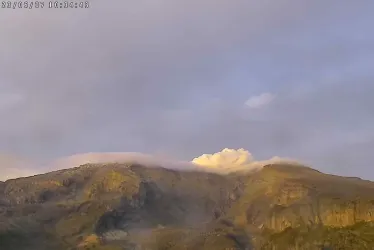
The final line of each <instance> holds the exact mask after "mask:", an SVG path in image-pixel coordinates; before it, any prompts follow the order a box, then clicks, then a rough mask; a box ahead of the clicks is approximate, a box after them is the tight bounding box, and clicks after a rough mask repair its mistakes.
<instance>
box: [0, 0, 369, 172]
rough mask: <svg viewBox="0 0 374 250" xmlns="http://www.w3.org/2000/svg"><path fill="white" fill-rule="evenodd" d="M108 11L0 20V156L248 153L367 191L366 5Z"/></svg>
mask: <svg viewBox="0 0 374 250" xmlns="http://www.w3.org/2000/svg"><path fill="white" fill-rule="evenodd" d="M108 1H109V2H108ZM108 1H105V2H104V1H97V0H92V1H90V3H91V6H90V8H89V9H72V10H68V9H64V10H53V9H43V10H37V9H33V10H25V9H17V10H9V11H7V10H4V11H2V12H1V15H0V23H2V24H7V25H0V37H1V39H0V120H1V123H0V152H10V153H11V154H13V155H16V156H17V158H31V159H33V162H34V161H35V162H37V163H38V164H37V165H38V166H44V164H41V163H40V162H42V163H45V162H49V161H51V160H53V159H56V158H59V157H62V156H65V155H73V154H80V153H84V152H133V151H135V152H144V153H147V154H155V153H158V152H160V153H167V154H170V155H173V156H175V157H176V158H178V159H183V160H187V159H191V158H193V157H194V156H196V155H200V154H201V152H217V151H220V150H221V149H222V148H225V147H228V148H247V149H250V150H251V152H252V153H253V154H254V155H256V157H258V158H260V159H267V158H270V157H271V156H273V155H280V156H283V155H287V156H291V157H294V158H297V159H301V160H302V161H303V162H307V163H308V164H309V165H312V166H314V167H316V168H318V169H320V170H323V171H327V172H333V173H335V174H341V175H359V176H361V177H365V178H371V179H374V174H373V171H372V162H374V154H373V153H372V150H371V148H372V147H369V146H368V145H373V143H374V131H373V127H374V115H373V114H374V85H373V82H374V73H373V72H374V71H373V69H372V68H373V67H372V65H374V35H373V32H372V25H371V24H372V23H374V20H373V19H374V17H373V15H372V13H373V11H372V10H373V8H374V1H344V3H343V2H342V1H338V0H331V1H325V0H313V1H300V0H265V1H255V0H237V1H227V0H179V1H175V0H143V1H123V0H108ZM261 93H273V94H274V93H276V98H273V99H272V101H271V103H270V105H267V106H261V105H262V104H265V103H268V102H269V100H270V99H271V98H269V96H268V97H266V95H265V97H264V96H262V97H261V96H260V97H258V95H259V94H261ZM252 96H257V101H255V102H253V101H249V100H248V99H250V100H251V99H252V98H251V97H252ZM246 100H248V101H249V104H250V106H252V107H260V106H261V107H262V108H249V106H248V105H245V102H246ZM251 103H252V104H251ZM253 103H254V104H253ZM358 155H359V156H360V157H358ZM352 166H354V167H352Z"/></svg>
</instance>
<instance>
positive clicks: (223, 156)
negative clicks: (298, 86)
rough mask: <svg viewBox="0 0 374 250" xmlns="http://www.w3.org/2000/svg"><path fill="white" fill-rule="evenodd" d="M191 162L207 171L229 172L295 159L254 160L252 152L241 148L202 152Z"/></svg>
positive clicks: (256, 169) (257, 168)
mask: <svg viewBox="0 0 374 250" xmlns="http://www.w3.org/2000/svg"><path fill="white" fill-rule="evenodd" d="M192 163H194V164H196V165H199V166H202V167H204V168H205V169H206V170H207V171H211V172H216V173H230V172H235V171H258V170H260V169H261V168H262V167H263V166H265V165H267V164H273V163H297V161H295V160H290V159H284V158H280V157H273V158H271V159H269V160H265V161H255V160H254V158H253V156H252V154H251V153H250V152H249V151H248V150H245V149H243V148H240V149H228V148H225V149H223V150H222V151H221V152H218V153H214V154H203V155H201V156H199V157H196V158H194V159H193V160H192Z"/></svg>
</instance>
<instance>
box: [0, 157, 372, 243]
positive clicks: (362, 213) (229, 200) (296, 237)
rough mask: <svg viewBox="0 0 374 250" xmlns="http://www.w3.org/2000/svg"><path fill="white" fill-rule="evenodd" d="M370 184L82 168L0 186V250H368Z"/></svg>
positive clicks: (280, 172) (276, 168)
mask: <svg viewBox="0 0 374 250" xmlns="http://www.w3.org/2000/svg"><path fill="white" fill-rule="evenodd" d="M373 221H374V183H372V182H369V181H364V180H360V179H358V178H344V177H338V176H332V175H326V174H323V173H320V172H318V171H316V170H313V169H310V168H307V167H303V166H298V165H291V164H272V165H268V166H265V167H264V168H263V169H262V170H261V171H258V172H256V173H232V174H229V175H217V174H212V173H204V172H181V171H173V170H168V169H164V168H147V167H145V166H142V165H138V164H133V165H130V164H108V165H104V164H86V165H82V166H80V167H77V168H72V169H67V170H61V171H56V172H51V173H48V174H44V175H38V176H34V177H28V178H19V179H15V180H9V181H6V182H0V249H4V250H6V249H20V250H22V249H38V250H39V249H40V250H42V249H61V250H62V249H173V250H180V249H191V250H195V249H196V250H198V249H207V250H210V249H211V250H213V249H214V250H219V249H280V250H282V249H374V225H373Z"/></svg>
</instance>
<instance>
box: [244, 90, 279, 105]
mask: <svg viewBox="0 0 374 250" xmlns="http://www.w3.org/2000/svg"><path fill="white" fill-rule="evenodd" d="M274 98H275V95H274V94H271V93H262V94H261V95H258V96H252V97H250V98H249V99H248V100H247V101H246V102H245V105H247V106H248V107H250V108H261V107H263V106H266V105H268V104H270V103H271V102H272V101H273V100H274Z"/></svg>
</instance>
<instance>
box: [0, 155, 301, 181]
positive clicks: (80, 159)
mask: <svg viewBox="0 0 374 250" xmlns="http://www.w3.org/2000/svg"><path fill="white" fill-rule="evenodd" d="M88 163H91V164H110V163H126V164H134V163H137V164H141V165H144V166H146V167H150V168H152V167H163V168H167V169H172V170H177V171H203V172H211V173H217V174H228V173H232V172H236V171H249V172H252V171H258V170H261V168H262V167H263V166H265V165H267V164H272V163H292V164H293V163H297V162H296V161H293V160H289V159H285V158H280V157H273V158H271V159H269V160H265V161H255V160H254V159H253V157H252V155H251V153H249V151H247V150H245V149H242V148H241V149H237V150H235V149H228V148H225V149H223V150H222V151H221V152H218V153H215V154H203V155H201V156H199V157H197V158H194V159H193V160H192V161H191V162H189V161H180V160H176V159H175V158H173V157H170V156H162V155H150V154H144V153H139V152H110V153H99V152H98V153H85V154H76V155H72V156H67V157H62V158H59V159H56V160H53V161H51V162H49V163H47V164H45V165H44V166H43V167H40V166H39V167H37V164H35V163H34V164H32V163H30V161H28V162H27V161H24V160H20V159H17V158H15V157H10V156H2V157H0V170H1V173H2V175H1V176H0V181H5V180H8V179H14V178H19V177H27V176H31V175H36V174H43V173H47V172H51V171H56V170H61V169H69V168H74V167H79V166H81V165H84V164H88Z"/></svg>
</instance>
